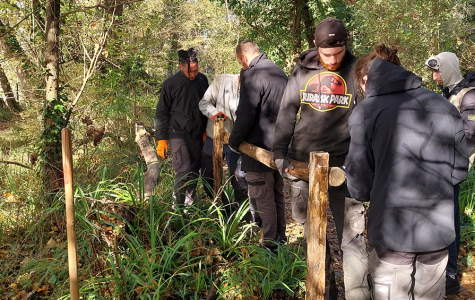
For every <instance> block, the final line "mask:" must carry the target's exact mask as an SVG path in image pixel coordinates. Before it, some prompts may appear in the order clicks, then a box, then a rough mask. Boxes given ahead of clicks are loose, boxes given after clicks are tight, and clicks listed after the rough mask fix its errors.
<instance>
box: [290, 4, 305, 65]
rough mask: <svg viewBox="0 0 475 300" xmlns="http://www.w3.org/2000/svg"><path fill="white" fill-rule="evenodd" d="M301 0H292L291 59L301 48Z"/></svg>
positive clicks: (294, 58)
mask: <svg viewBox="0 0 475 300" xmlns="http://www.w3.org/2000/svg"><path fill="white" fill-rule="evenodd" d="M303 5H304V3H303V0H292V27H291V33H292V61H294V62H295V61H296V59H297V58H298V55H299V54H300V52H301V50H302V42H301V41H300V33H301V32H300V28H301V22H302V8H303Z"/></svg>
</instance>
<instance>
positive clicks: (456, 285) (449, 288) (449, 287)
mask: <svg viewBox="0 0 475 300" xmlns="http://www.w3.org/2000/svg"><path fill="white" fill-rule="evenodd" d="M461 291H462V286H461V285H460V281H459V279H458V277H457V275H449V274H447V275H446V276H445V294H446V295H450V294H456V293H460V292H461Z"/></svg>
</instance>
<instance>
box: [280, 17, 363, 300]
mask: <svg viewBox="0 0 475 300" xmlns="http://www.w3.org/2000/svg"><path fill="white" fill-rule="evenodd" d="M347 41H348V31H347V30H346V27H345V25H344V24H343V22H342V21H340V20H338V19H335V18H326V19H324V20H322V21H321V22H320V23H318V25H317V26H316V28H315V40H314V43H315V48H312V49H310V50H307V51H305V52H303V53H302V54H301V55H300V57H299V59H298V61H297V64H296V65H295V67H294V68H293V69H292V72H291V75H290V77H289V81H288V84H287V87H286V89H285V92H284V96H283V98H282V104H281V107H280V110H279V115H278V117H277V123H276V129H275V134H274V140H273V149H272V151H273V152H274V160H275V163H276V165H277V167H278V169H279V172H280V173H281V174H282V176H283V177H284V178H287V179H289V180H291V188H290V193H291V201H292V217H293V219H294V220H295V221H297V222H299V223H301V224H303V226H304V237H305V234H306V232H305V231H306V222H307V201H308V195H309V183H308V182H307V181H303V180H299V179H297V178H296V177H293V176H292V175H290V174H289V173H288V169H292V168H293V166H292V164H291V163H290V161H289V158H292V159H295V160H299V161H303V162H307V163H308V162H309V153H310V152H312V151H324V152H328V153H329V154H330V167H335V166H342V165H344V162H345V158H346V156H347V154H348V147H349V144H350V133H349V130H348V118H349V117H350V115H351V112H352V111H353V109H354V108H355V107H356V105H357V103H358V101H359V96H358V95H357V91H358V89H357V86H356V85H355V83H354V82H353V78H352V75H351V70H352V66H353V64H354V63H355V61H356V58H355V57H354V56H353V54H352V53H351V51H350V50H349V49H348V46H347ZM299 112H300V119H299V118H298V114H299ZM296 120H298V122H296ZM329 204H330V208H331V210H332V215H333V219H334V221H335V225H336V230H337V236H338V243H339V245H340V249H341V251H342V254H343V272H344V284H345V297H346V299H349V300H360V299H362V300H363V299H370V298H371V295H370V292H369V289H368V285H367V270H368V264H367V262H368V256H367V253H366V246H365V240H364V236H363V232H364V229H365V220H364V206H363V203H362V202H359V201H356V200H355V199H352V198H350V194H349V192H348V188H347V186H346V184H343V185H342V186H340V187H329ZM327 244H328V242H327ZM326 249H327V253H326V258H325V269H326V276H325V279H326V283H325V299H337V294H338V293H337V289H336V285H335V281H334V280H335V278H334V273H333V269H332V266H331V263H330V261H331V259H330V252H329V247H328V246H327V247H326ZM304 252H306V243H304ZM308 255H311V254H310V253H309V254H308Z"/></svg>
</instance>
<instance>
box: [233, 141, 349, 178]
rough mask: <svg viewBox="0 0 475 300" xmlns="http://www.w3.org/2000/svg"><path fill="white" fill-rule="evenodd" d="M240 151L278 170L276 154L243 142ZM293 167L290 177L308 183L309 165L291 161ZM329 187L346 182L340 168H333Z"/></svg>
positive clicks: (343, 172) (330, 173) (330, 172)
mask: <svg viewBox="0 0 475 300" xmlns="http://www.w3.org/2000/svg"><path fill="white" fill-rule="evenodd" d="M229 136H230V134H229V133H225V134H224V141H225V142H226V143H228V142H229ZM239 151H241V152H242V153H244V154H246V155H247V156H249V157H252V158H254V159H255V160H257V161H259V162H261V163H263V164H264V165H266V166H268V167H269V168H272V169H274V170H277V166H276V165H275V162H274V154H273V153H272V152H270V151H267V150H265V149H262V148H259V147H257V146H254V145H252V144H249V143H247V142H242V144H241V145H240V146H239ZM290 162H291V163H292V165H294V169H293V170H289V173H290V175H293V176H295V177H297V178H299V179H302V180H305V181H308V178H309V171H308V164H307V163H304V162H302V161H298V160H293V159H290ZM328 176H329V180H328V182H329V185H330V186H340V185H342V184H343V183H344V182H345V179H346V178H345V171H343V170H342V169H341V168H338V167H331V168H330V171H329V174H328Z"/></svg>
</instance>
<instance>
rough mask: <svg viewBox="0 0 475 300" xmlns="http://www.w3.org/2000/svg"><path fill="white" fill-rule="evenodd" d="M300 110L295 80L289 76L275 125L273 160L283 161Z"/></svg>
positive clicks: (298, 92)
mask: <svg viewBox="0 0 475 300" xmlns="http://www.w3.org/2000/svg"><path fill="white" fill-rule="evenodd" d="M299 108H300V90H299V88H298V86H297V84H296V79H295V77H294V76H291V77H290V79H289V82H288V84H287V86H286V87H285V91H284V95H283V96H282V103H281V105H280V110H279V115H278V116H277V122H276V125H275V133H274V141H273V147H272V152H274V159H284V158H286V156H287V152H288V148H289V144H290V141H291V140H292V136H293V135H294V128H295V123H296V121H297V113H298V111H299Z"/></svg>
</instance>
